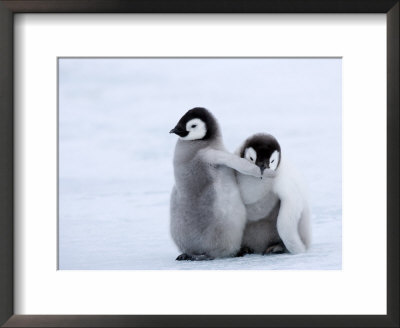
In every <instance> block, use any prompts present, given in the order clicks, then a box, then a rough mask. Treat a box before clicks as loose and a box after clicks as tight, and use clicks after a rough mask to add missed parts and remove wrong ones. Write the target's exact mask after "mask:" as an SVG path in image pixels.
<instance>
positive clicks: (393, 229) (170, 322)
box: [0, 0, 400, 327]
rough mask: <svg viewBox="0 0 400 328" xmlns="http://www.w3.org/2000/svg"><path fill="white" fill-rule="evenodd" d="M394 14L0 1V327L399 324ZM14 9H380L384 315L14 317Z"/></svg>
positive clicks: (219, 3) (311, 5) (141, 0)
mask: <svg viewBox="0 0 400 328" xmlns="http://www.w3.org/2000/svg"><path fill="white" fill-rule="evenodd" d="M399 12H400V4H399V0H190V1H189V0H85V1H84V0H80V1H79V0H57V1H55V0H27V1H20V0H0V154H1V155H0V324H1V325H3V326H4V327H170V326H171V327H200V326H204V327H242V326H243V327H399V278H398V277H399V199H400V197H399V184H400V183H399V182H400V179H399V149H400V143H399V139H400V137H399V29H400V25H399ZM17 13H385V14H386V17H387V154H388V155H387V315H326V316H325V315H289V316H283V315H268V316H262V315H255V316H243V315H240V316H225V315H213V316H203V315H195V316H187V315H181V316H180V315H168V316H166V315H149V316H146V315H116V316H115V315H15V314H14V305H13V303H14V297H13V292H14V269H13V242H14V240H13V220H14V203H13V201H14V159H13V155H14V136H13V134H14V126H13V124H14V111H13V56H14V54H13V28H14V14H17ZM371 247H373V244H371ZM371 261H372V263H371V265H373V259H371ZM367 288H368V286H366V289H367ZM366 293H367V291H366ZM343 297H345V295H343Z"/></svg>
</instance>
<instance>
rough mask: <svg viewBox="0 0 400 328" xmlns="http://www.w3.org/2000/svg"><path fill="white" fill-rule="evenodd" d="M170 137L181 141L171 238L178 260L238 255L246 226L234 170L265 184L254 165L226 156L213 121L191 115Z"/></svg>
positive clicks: (199, 112)
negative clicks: (175, 246) (173, 135)
mask: <svg viewBox="0 0 400 328" xmlns="http://www.w3.org/2000/svg"><path fill="white" fill-rule="evenodd" d="M170 133H175V134H177V135H178V136H179V137H180V138H179V140H178V141H177V143H176V147H175V154H174V161H173V164H174V176H175V186H174V187H173V189H172V194H171V204H170V216H171V222H170V223H171V225H170V228H171V235H172V238H173V240H174V242H175V244H176V245H177V246H178V248H179V250H180V251H181V252H182V254H181V255H180V256H178V258H177V260H196V261H198V260H210V259H214V258H220V257H229V256H234V255H236V253H237V252H238V251H239V249H240V246H241V240H242V236H243V230H244V227H245V223H246V209H245V206H244V204H243V201H242V199H241V196H240V192H239V188H238V185H237V181H236V177H235V170H236V171H238V172H241V173H242V174H243V175H246V174H250V175H252V176H253V177H255V178H258V179H260V177H261V173H260V169H259V168H258V167H257V166H256V165H255V164H253V163H250V162H248V161H247V160H245V159H243V158H239V157H238V156H236V155H234V154H231V153H229V152H227V150H226V149H225V147H224V145H223V142H222V137H221V132H220V128H219V126H218V123H217V120H216V119H215V118H214V116H213V115H212V114H211V113H210V112H209V111H208V110H206V109H205V108H200V107H196V108H193V109H191V110H189V111H188V112H187V113H186V114H185V115H184V116H183V117H182V118H181V119H180V120H179V122H178V123H177V125H176V126H175V128H173V129H172V130H171V131H170Z"/></svg>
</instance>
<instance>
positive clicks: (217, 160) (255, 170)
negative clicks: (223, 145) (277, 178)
mask: <svg viewBox="0 0 400 328" xmlns="http://www.w3.org/2000/svg"><path fill="white" fill-rule="evenodd" d="M202 156H203V157H204V160H205V161H206V162H207V163H209V164H210V165H224V166H227V167H230V168H232V169H234V170H236V171H238V172H240V173H242V174H245V175H251V176H254V177H256V178H261V176H262V175H261V171H260V168H259V167H258V166H257V165H255V164H253V163H250V162H249V161H248V160H246V159H244V158H241V157H238V156H236V155H233V154H231V153H228V152H227V151H223V150H217V149H207V150H204V151H203V153H202Z"/></svg>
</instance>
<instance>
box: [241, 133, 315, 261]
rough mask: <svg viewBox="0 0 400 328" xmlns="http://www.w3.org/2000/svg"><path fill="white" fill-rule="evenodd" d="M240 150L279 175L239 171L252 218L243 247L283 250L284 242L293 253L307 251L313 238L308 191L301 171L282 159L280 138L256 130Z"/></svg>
mask: <svg viewBox="0 0 400 328" xmlns="http://www.w3.org/2000/svg"><path fill="white" fill-rule="evenodd" d="M237 154H238V155H239V156H240V157H242V158H246V159H247V160H248V161H249V162H252V163H255V164H256V165H257V166H258V167H259V168H260V171H264V170H266V169H268V170H272V171H275V172H276V176H272V175H271V174H270V176H265V174H264V175H263V179H256V178H253V177H250V176H246V175H243V174H237V179H238V185H239V189H240V192H241V195H242V198H243V201H244V203H245V205H246V212H247V220H248V221H247V224H246V229H245V232H244V236H243V247H244V248H247V249H250V250H252V251H254V252H256V253H274V252H280V251H282V250H283V249H282V247H281V246H280V245H281V243H282V242H283V244H284V246H285V248H286V249H287V250H288V251H289V252H290V253H293V254H297V253H302V252H305V251H306V250H307V249H308V248H309V246H310V242H311V226H310V210H309V206H308V200H307V195H306V192H305V189H304V184H303V182H302V181H301V178H300V177H299V174H298V173H297V172H296V170H295V169H294V168H293V167H291V166H290V165H289V163H288V162H287V160H285V159H282V156H281V155H282V154H281V148H280V145H279V143H278V141H277V140H276V139H275V138H274V137H273V136H271V135H269V134H263V133H260V134H255V135H253V136H251V137H250V138H248V139H247V140H246V141H245V142H244V143H243V145H242V146H241V147H240V149H239V150H238V152H237Z"/></svg>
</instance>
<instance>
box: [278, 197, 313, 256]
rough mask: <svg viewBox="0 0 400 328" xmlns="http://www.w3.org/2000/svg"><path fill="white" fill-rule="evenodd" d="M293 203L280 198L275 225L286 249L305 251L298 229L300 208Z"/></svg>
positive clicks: (295, 252) (292, 251)
mask: <svg viewBox="0 0 400 328" xmlns="http://www.w3.org/2000/svg"><path fill="white" fill-rule="evenodd" d="M293 205H294V204H292V203H291V202H290V201H288V200H281V206H280V208H279V214H278V218H277V224H276V225H277V229H278V234H279V236H280V238H281V239H282V241H283V243H284V245H285V247H286V248H287V249H288V251H289V252H290V253H292V254H298V253H303V252H305V251H306V249H307V248H306V245H304V243H303V241H302V240H301V238H300V234H299V230H298V223H299V220H300V216H301V210H300V211H299V210H298V209H297V208H296V206H293Z"/></svg>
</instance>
